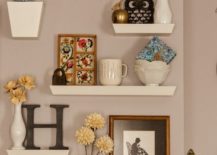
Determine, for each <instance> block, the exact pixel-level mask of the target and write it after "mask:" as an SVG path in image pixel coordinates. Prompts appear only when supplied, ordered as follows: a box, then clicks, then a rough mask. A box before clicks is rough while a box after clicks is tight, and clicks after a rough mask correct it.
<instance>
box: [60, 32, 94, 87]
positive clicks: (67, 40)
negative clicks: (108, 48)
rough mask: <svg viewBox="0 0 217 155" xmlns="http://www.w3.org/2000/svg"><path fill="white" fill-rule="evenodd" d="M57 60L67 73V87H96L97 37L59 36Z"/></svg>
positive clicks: (80, 35) (82, 35)
mask: <svg viewBox="0 0 217 155" xmlns="http://www.w3.org/2000/svg"><path fill="white" fill-rule="evenodd" d="M57 60H58V64H57V66H58V67H59V68H63V70H64V71H65V74H66V79H67V85H96V83H97V37H96V35H91V34H59V35H58V47H57Z"/></svg>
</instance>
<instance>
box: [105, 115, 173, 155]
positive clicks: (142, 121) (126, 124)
mask: <svg viewBox="0 0 217 155" xmlns="http://www.w3.org/2000/svg"><path fill="white" fill-rule="evenodd" d="M138 133H139V134H141V137H145V136H146V137H147V136H149V137H151V139H146V140H145V141H146V142H145V143H146V144H148V145H149V147H148V148H152V151H151V153H150V151H147V150H146V148H145V147H146V146H144V138H143V139H142V138H140V137H133V136H134V134H135V135H136V134H138ZM127 134H129V135H130V136H128V135H127ZM109 135H110V137H111V138H112V139H113V140H114V151H113V153H112V155H120V154H122V155H134V153H135V151H134V152H133V151H132V148H133V146H135V145H138V144H135V143H136V142H134V143H133V144H132V140H135V141H136V139H137V140H138V139H139V141H142V140H143V146H141V147H140V148H139V149H142V150H143V154H142V153H140V154H141V155H170V117H169V116H132V115H110V116H109ZM126 135H127V136H126ZM152 135H153V136H152ZM129 137H130V138H131V139H130V140H131V143H129V145H130V146H128V144H126V142H127V141H126V139H127V138H128V139H129ZM132 137H133V138H132ZM149 142H150V143H151V144H149ZM127 143H128V142H127ZM152 145H154V146H152ZM129 147H130V148H129ZM126 148H127V149H126ZM126 150H127V151H126ZM149 150H150V149H149ZM140 151H141V150H140ZM126 152H127V153H126ZM153 152H154V153H153Z"/></svg>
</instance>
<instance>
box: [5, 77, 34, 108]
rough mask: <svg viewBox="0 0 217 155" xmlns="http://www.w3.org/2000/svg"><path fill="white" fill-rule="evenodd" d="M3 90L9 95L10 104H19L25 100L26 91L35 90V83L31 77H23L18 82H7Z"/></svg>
mask: <svg viewBox="0 0 217 155" xmlns="http://www.w3.org/2000/svg"><path fill="white" fill-rule="evenodd" d="M4 88H5V89H6V92H7V93H8V94H9V97H10V100H11V102H12V103H13V104H20V103H22V102H25V101H26V100H27V97H26V93H27V90H31V89H33V88H35V81H34V79H33V78H32V77H31V76H28V75H23V76H21V77H20V78H19V79H18V80H11V81H9V82H7V84H6V85H5V87H4Z"/></svg>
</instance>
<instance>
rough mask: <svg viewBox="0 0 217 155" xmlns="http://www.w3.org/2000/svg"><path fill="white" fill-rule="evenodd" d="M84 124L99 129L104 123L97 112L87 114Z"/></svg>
mask: <svg viewBox="0 0 217 155" xmlns="http://www.w3.org/2000/svg"><path fill="white" fill-rule="evenodd" d="M84 125H85V126H86V127H89V128H91V129H101V128H103V127H104V125H105V119H104V118H103V117H102V115H100V114H98V113H92V114H89V115H88V116H87V118H86V119H85V122H84Z"/></svg>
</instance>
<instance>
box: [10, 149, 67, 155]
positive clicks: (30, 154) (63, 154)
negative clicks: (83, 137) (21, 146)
mask: <svg viewBox="0 0 217 155" xmlns="http://www.w3.org/2000/svg"><path fill="white" fill-rule="evenodd" d="M7 153H8V155H68V154H69V150H7Z"/></svg>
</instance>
